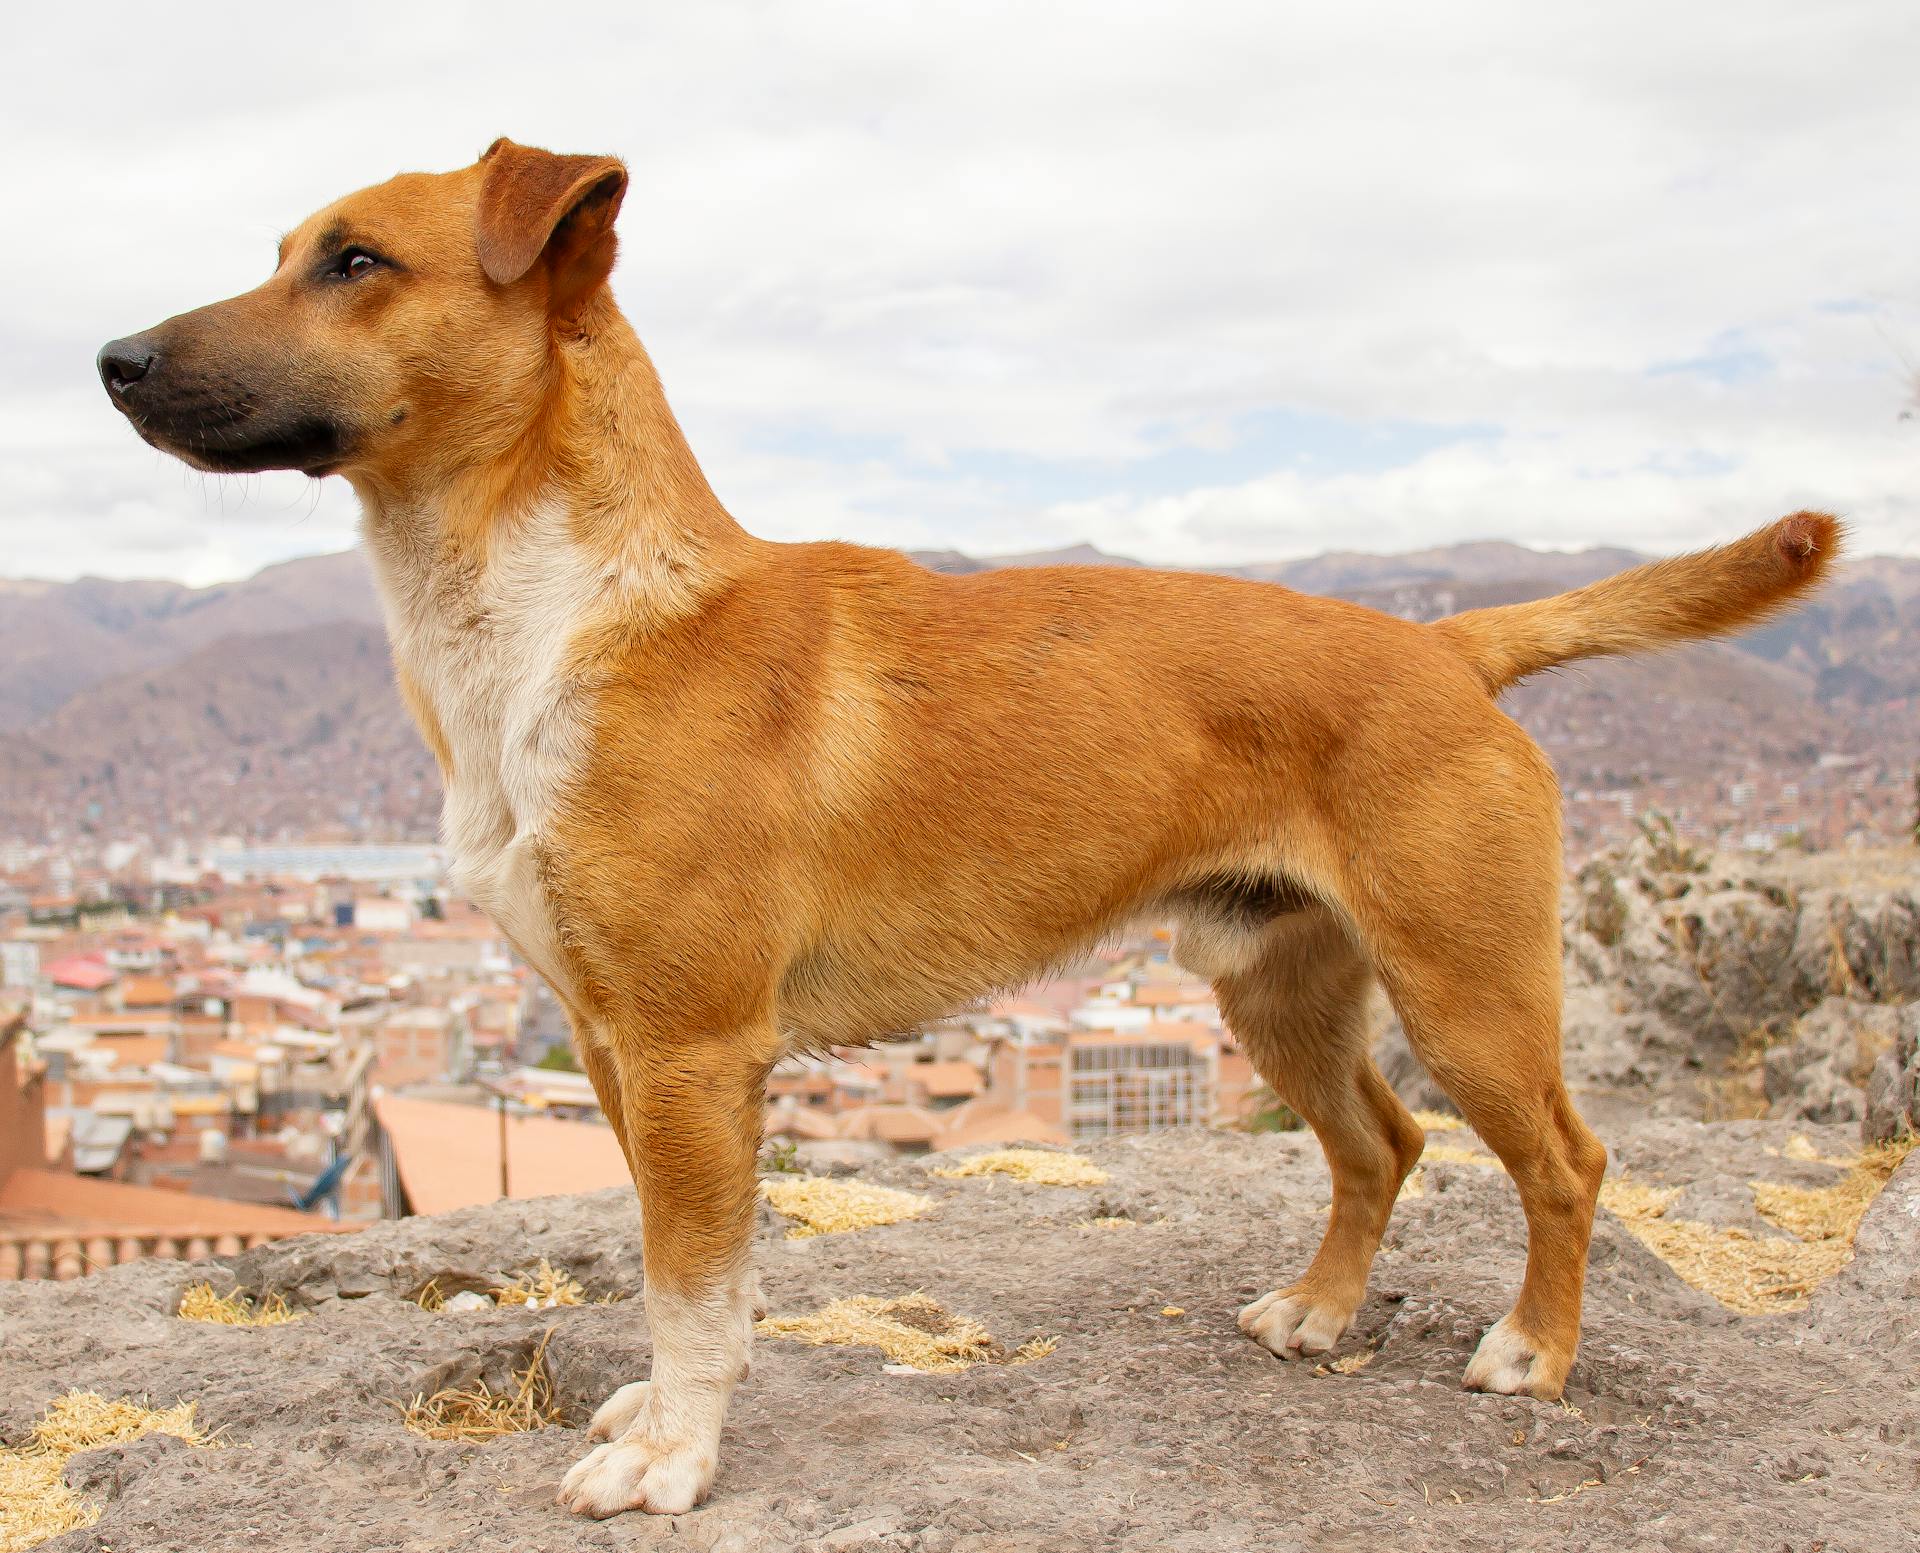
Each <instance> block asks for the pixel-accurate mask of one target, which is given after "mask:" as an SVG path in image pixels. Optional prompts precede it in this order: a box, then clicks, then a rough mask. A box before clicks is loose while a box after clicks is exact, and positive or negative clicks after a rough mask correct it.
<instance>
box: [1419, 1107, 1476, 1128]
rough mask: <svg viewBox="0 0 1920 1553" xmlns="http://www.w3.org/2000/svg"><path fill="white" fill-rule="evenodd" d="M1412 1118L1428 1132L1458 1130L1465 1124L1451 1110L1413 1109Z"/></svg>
mask: <svg viewBox="0 0 1920 1553" xmlns="http://www.w3.org/2000/svg"><path fill="white" fill-rule="evenodd" d="M1413 1119H1414V1120H1415V1121H1416V1122H1418V1123H1419V1124H1420V1125H1421V1126H1422V1127H1424V1128H1426V1130H1427V1131H1428V1132H1458V1131H1459V1130H1460V1129H1461V1128H1462V1127H1464V1126H1466V1125H1467V1124H1466V1123H1465V1122H1463V1121H1462V1120H1461V1119H1460V1118H1459V1117H1457V1116H1455V1115H1454V1114H1453V1113H1452V1112H1451V1111H1415V1112H1414V1113H1413Z"/></svg>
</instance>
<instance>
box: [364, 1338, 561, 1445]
mask: <svg viewBox="0 0 1920 1553" xmlns="http://www.w3.org/2000/svg"><path fill="white" fill-rule="evenodd" d="M552 1336H553V1329H552V1328H549V1329H548V1330H547V1332H546V1335H545V1336H543V1337H542V1338H541V1339H540V1346H539V1347H537V1348H536V1349H534V1351H533V1356H532V1357H531V1358H529V1359H528V1360H527V1363H526V1367H525V1368H524V1369H519V1370H514V1371H513V1372H512V1379H513V1390H512V1391H509V1392H497V1391H495V1390H494V1389H493V1388H492V1387H490V1386H489V1385H488V1384H487V1383H486V1382H485V1381H483V1380H476V1381H475V1382H474V1383H473V1384H472V1385H471V1386H448V1387H445V1388H444V1389H442V1390H440V1391H436V1392H435V1393H434V1394H433V1395H432V1396H430V1397H429V1396H425V1395H419V1396H416V1397H415V1398H414V1399H413V1400H412V1401H411V1402H402V1403H397V1404H396V1406H398V1407H399V1409H400V1413H401V1421H402V1422H403V1423H404V1424H405V1425H406V1426H407V1427H408V1428H409V1429H411V1430H412V1431H413V1432H414V1433H415V1434H420V1435H425V1436H426V1437H427V1438H428V1439H429V1440H467V1441H473V1440H497V1439H499V1438H500V1436H502V1435H504V1434H531V1433H533V1432H534V1431H535V1430H538V1429H545V1428H547V1427H548V1426H550V1425H553V1424H558V1423H560V1422H561V1421H562V1420H561V1416H560V1407H559V1404H558V1403H557V1402H556V1401H555V1400H554V1395H553V1381H552V1379H551V1378H550V1377H549V1376H548V1374H547V1342H548V1340H549V1339H550V1338H552Z"/></svg>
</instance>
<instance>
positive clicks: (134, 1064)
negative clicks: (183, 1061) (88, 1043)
mask: <svg viewBox="0 0 1920 1553" xmlns="http://www.w3.org/2000/svg"><path fill="white" fill-rule="evenodd" d="M91 1049H92V1050H94V1051H103V1052H107V1053H109V1054H110V1055H111V1056H112V1057H113V1071H114V1072H115V1073H121V1072H125V1071H127V1070H128V1069H130V1068H150V1067H152V1066H153V1065H154V1064H155V1063H156V1062H165V1061H166V1060H167V1055H168V1053H169V1052H171V1051H172V1050H173V1042H172V1041H170V1040H168V1039H167V1038H166V1037H165V1036H164V1035H117V1036H104V1037H101V1038H99V1039H97V1040H95V1042H94V1044H93V1046H92V1048H91Z"/></svg>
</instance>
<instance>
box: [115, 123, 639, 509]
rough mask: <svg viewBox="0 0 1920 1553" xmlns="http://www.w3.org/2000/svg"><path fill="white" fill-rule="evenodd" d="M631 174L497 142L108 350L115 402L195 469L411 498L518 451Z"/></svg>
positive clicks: (352, 205)
mask: <svg viewBox="0 0 1920 1553" xmlns="http://www.w3.org/2000/svg"><path fill="white" fill-rule="evenodd" d="M626 185H627V174H626V169H625V168H624V167H623V166H622V165H621V164H620V163H619V162H617V161H615V160H614V159H612V158H611V157H600V156H556V155H554V154H553V153H552V152H550V151H541V150H538V149H535V148H534V147H531V146H521V145H515V144H514V143H513V142H512V141H510V140H505V139H501V140H497V141H495V142H494V143H493V145H492V146H490V147H489V148H488V150H487V152H486V154H485V155H484V156H482V157H481V158H480V160H479V161H478V162H476V163H475V164H474V165H473V166H471V167H467V168H463V169H462V170H460V171H459V172H454V173H443V174H428V173H406V174H402V175H401V176H400V177H397V178H394V179H392V180H391V181H390V182H387V183H383V184H380V185H379V186H378V187H376V188H371V189H363V190H362V191H361V192H360V193H358V194H350V195H348V196H347V197H346V198H345V199H343V200H340V201H338V202H337V203H335V204H333V205H330V206H328V207H327V208H326V209H325V210H322V211H320V212H319V213H318V214H317V215H314V216H311V217H309V218H308V219H307V220H306V221H304V222H302V223H301V225H300V226H299V227H298V228H296V229H295V230H294V231H293V232H291V233H289V234H288V235H287V237H286V238H285V239H283V240H282V242H281V244H280V256H279V263H278V265H277V266H276V267H275V269H274V272H273V274H272V276H271V277H270V278H269V279H268V280H267V281H266V283H265V284H264V285H262V286H260V287H258V288H257V289H255V290H253V291H249V292H247V293H246V294H245V295H244V296H238V297H234V298H232V299H231V300H229V301H225V302H216V303H214V304H212V305H211V306H209V307H203V308H200V309H198V310H197V311H195V312H191V313H182V314H180V315H179V316H178V317H177V318H170V319H168V320H167V321H166V322H165V323H163V324H160V325H158V326H156V327H155V328H152V329H148V330H145V331H143V332H142V333H140V334H136V335H131V336H129V337H127V338H126V339H122V340H115V341H113V342H112V343H111V344H109V345H108V346H107V347H106V348H105V349H103V350H102V351H101V352H100V356H99V367H100V379H101V381H102V382H103V383H104V384H105V385H106V389H107V397H108V398H110V399H111V400H112V401H113V403H114V405H115V406H116V407H117V408H118V409H119V410H120V411H121V413H122V414H124V415H125V416H126V417H127V419H128V420H129V421H131V422H132V423H133V426H134V429H135V430H136V431H138V432H139V433H140V435H141V436H142V437H144V438H145V439H146V440H147V441H148V442H150V443H152V444H153V446H155V447H157V448H159V449H161V450H162V451H164V452H167V453H172V454H174V455H176V456H177V457H179V458H182V459H184V460H185V461H186V462H187V463H189V464H192V465H193V466H194V467H196V468H198V469H204V470H208V471H211V472H214V473H222V474H226V473H240V472H246V471H252V470H261V469H298V470H302V471H304V472H305V473H307V474H310V475H325V474H347V475H350V476H353V477H355V478H356V479H358V478H361V477H365V478H366V479H368V480H370V481H372V482H375V483H383V482H386V483H391V484H393V485H396V486H397V485H401V484H404V483H405V477H406V475H407V473H408V472H410V471H417V470H421V469H423V468H427V467H432V466H435V465H446V464H447V463H449V462H455V463H457V462H459V461H462V460H473V459H477V458H480V457H484V456H485V455H486V454H487V453H488V451H490V450H492V451H498V450H502V449H504V448H505V447H507V446H510V445H511V444H512V442H513V441H514V439H516V438H517V437H519V436H521V435H522V434H524V432H525V431H526V429H527V427H528V426H529V424H530V423H531V421H532V419H533V417H534V416H535V415H537V413H538V410H539V406H540V403H541V402H542V399H543V396H544V395H545V393H546V391H547V385H548V374H549V372H550V371H551V367H552V361H553V356H554V348H555V342H556V340H559V339H564V337H565V336H566V335H567V334H568V333H569V331H570V330H572V329H573V328H574V327H575V326H576V324H577V322H578V320H579V319H580V317H581V314H582V312H583V310H584V309H586V308H587V307H588V305H589V304H590V303H591V302H592V300H593V299H594V297H595V296H596V294H598V293H599V292H600V291H601V289H602V288H603V286H604V284H605V282H606V278H607V275H608V272H609V271H611V269H612V268H613V257H614V242H615V239H614V232H613V222H614V217H615V215H616V214H617V213H618V211H619V209H620V200H621V197H622V196H623V195H624V194H625V192H626Z"/></svg>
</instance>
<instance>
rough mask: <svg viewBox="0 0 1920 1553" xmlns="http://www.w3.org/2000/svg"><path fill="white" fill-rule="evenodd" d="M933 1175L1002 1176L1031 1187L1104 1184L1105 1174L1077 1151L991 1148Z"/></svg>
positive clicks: (953, 1178)
mask: <svg viewBox="0 0 1920 1553" xmlns="http://www.w3.org/2000/svg"><path fill="white" fill-rule="evenodd" d="M934 1174H935V1175H937V1176H945V1177H947V1178H948V1179H949V1180H959V1179H960V1178H961V1177H963V1176H986V1175H1002V1176H1012V1177H1013V1178H1014V1179H1015V1180H1016V1181H1026V1182H1029V1183H1031V1184H1032V1185H1034V1186H1105V1185H1106V1184H1107V1173H1106V1171H1104V1170H1102V1169H1101V1168H1100V1167H1099V1166H1098V1165H1096V1164H1094V1162H1093V1161H1092V1160H1090V1159H1082V1158H1081V1157H1080V1156H1079V1155H1078V1154H1058V1153H1055V1152H1053V1151H1052V1150H1050V1149H994V1150H991V1151H990V1152H988V1153H985V1154H976V1155H975V1156H974V1157H973V1158H972V1159H970V1160H968V1161H966V1163H964V1164H960V1165H949V1166H948V1167H946V1168H945V1169H943V1170H936V1171H934Z"/></svg>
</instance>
